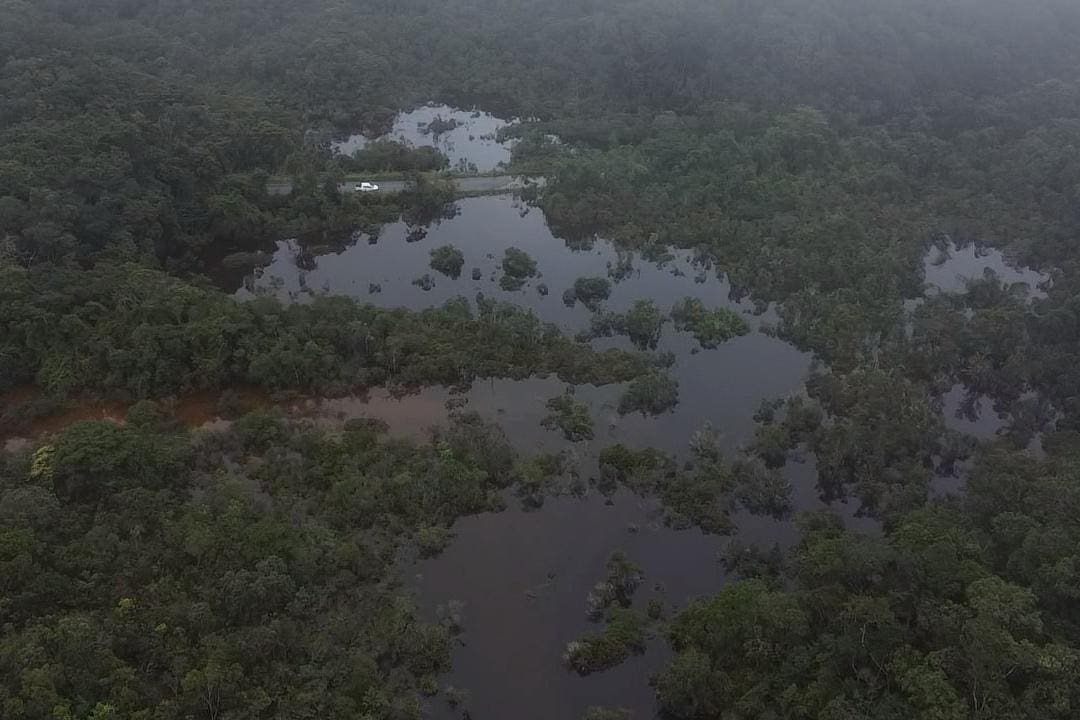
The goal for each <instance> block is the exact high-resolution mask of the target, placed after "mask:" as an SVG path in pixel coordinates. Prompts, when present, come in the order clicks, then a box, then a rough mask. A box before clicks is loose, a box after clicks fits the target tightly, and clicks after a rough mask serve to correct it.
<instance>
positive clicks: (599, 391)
mask: <svg viewBox="0 0 1080 720" xmlns="http://www.w3.org/2000/svg"><path fill="white" fill-rule="evenodd" d="M458 207H459V213H458V215H457V216H456V217H454V218H452V219H449V220H443V221H442V222H440V223H439V224H437V225H434V226H432V227H430V228H428V230H427V234H426V236H424V237H422V238H421V239H419V240H417V241H414V242H410V241H409V240H410V228H409V227H408V226H406V225H405V224H404V223H396V224H392V225H387V226H384V227H383V228H382V230H381V231H380V233H379V235H378V237H377V238H373V237H371V236H368V235H363V234H358V235H356V236H354V237H352V238H350V239H349V243H348V244H347V245H346V246H344V247H343V248H341V249H340V250H339V251H337V252H331V253H329V254H326V255H321V256H316V257H310V256H307V255H306V253H305V251H304V249H303V248H302V247H301V246H300V245H298V244H297V243H296V242H294V241H283V242H281V243H279V244H278V249H277V252H276V253H275V254H274V259H273V261H272V263H271V264H270V265H269V266H268V267H266V268H264V269H262V270H261V271H260V272H259V273H258V274H257V275H256V276H253V277H252V278H250V279H249V281H248V282H247V283H246V287H245V288H244V289H242V290H240V291H239V295H240V296H241V297H249V296H250V295H251V294H252V293H253V292H264V293H273V294H276V295H278V296H279V297H281V298H283V299H294V300H298V301H303V300H304V299H306V298H308V297H310V296H313V295H315V294H318V293H333V294H343V295H350V296H353V297H356V298H358V299H360V300H363V301H365V302H371V303H375V304H377V305H381V306H386V307H409V308H413V309H421V308H425V307H431V306H435V305H441V304H443V303H444V302H446V301H447V300H450V299H452V298H455V297H460V296H464V297H466V298H470V299H472V298H474V297H475V296H476V295H477V293H483V294H484V295H485V296H486V297H489V298H494V299H498V300H504V301H507V302H511V303H514V304H516V305H520V306H523V307H528V308H530V309H531V310H533V312H535V313H536V315H537V316H538V317H540V318H541V319H542V320H544V321H546V322H551V323H555V324H556V325H558V326H559V327H560V328H562V329H563V330H564V331H566V332H570V333H577V332H580V331H583V330H587V329H588V328H589V326H590V320H591V318H592V316H593V313H592V312H591V311H590V310H589V309H588V308H586V307H584V306H583V305H582V304H581V303H576V304H575V305H574V306H573V307H567V305H566V304H565V303H564V301H563V297H562V295H563V291H564V290H566V289H568V288H570V287H572V286H573V284H574V281H575V280H576V279H577V278H579V277H582V276H599V277H607V276H608V271H609V268H617V267H619V266H620V263H624V265H623V267H624V268H625V267H626V266H625V263H626V262H629V263H630V266H631V267H632V269H628V270H626V271H625V277H624V278H623V279H622V280H619V281H617V282H614V284H613V287H612V291H611V296H610V298H609V299H608V300H607V301H606V302H605V303H604V308H605V309H606V310H610V311H617V312H621V311H624V310H626V309H628V308H630V307H631V306H632V305H633V303H634V302H635V301H636V300H641V299H652V300H653V301H655V302H656V304H657V305H658V306H659V307H660V309H661V310H662V311H663V312H667V311H669V310H670V309H671V307H672V305H673V304H674V303H675V302H676V301H678V300H680V299H682V298H683V297H686V296H692V297H696V298H699V299H701V300H702V301H703V302H704V303H705V304H706V305H708V306H711V307H729V308H731V309H733V310H735V311H736V312H739V313H741V314H742V315H743V316H744V317H745V318H746V320H747V321H748V323H749V324H750V325H751V327H753V328H755V330H754V331H752V332H751V333H750V334H748V335H745V336H743V337H739V338H735V339H732V340H730V341H728V342H726V343H724V344H722V345H720V347H718V348H715V349H712V350H702V349H700V348H699V346H698V343H697V341H696V340H695V339H694V338H693V337H692V336H691V335H690V334H689V333H685V332H676V331H675V330H674V328H673V327H672V325H671V324H670V323H668V324H666V325H665V326H664V329H663V332H662V335H661V338H660V342H659V344H658V346H657V348H656V350H657V351H659V352H671V353H673V354H674V356H675V357H676V359H677V361H676V365H675V367H674V368H672V371H671V373H672V375H673V376H674V377H675V378H676V379H677V380H678V381H679V384H680V387H681V392H680V403H679V405H678V406H677V407H676V408H675V411H674V412H673V413H670V414H666V415H662V416H659V417H656V418H642V417H641V416H622V417H620V416H619V415H618V413H617V412H616V411H615V408H616V406H617V405H618V400H619V396H620V394H621V393H622V390H623V389H624V388H622V387H618V386H616V387H605V388H591V387H581V388H577V389H576V394H577V397H578V399H579V400H583V401H585V402H587V403H588V404H589V406H590V410H591V412H592V417H593V420H594V424H595V430H596V436H597V438H596V440H595V441H594V445H596V446H598V447H604V446H606V445H609V444H611V443H612V442H617V441H621V442H626V443H631V444H637V445H650V446H653V447H659V448H660V449H663V450H669V451H682V450H683V449H685V447H686V444H687V442H688V441H689V439H690V436H691V434H693V433H694V432H695V431H697V430H699V429H701V427H702V425H703V424H704V423H705V422H706V421H708V422H711V423H712V425H713V426H714V428H715V429H716V430H717V431H718V432H719V433H720V434H721V438H722V443H723V445H724V447H725V448H727V449H734V448H735V447H736V446H737V445H738V444H739V443H741V442H745V441H746V440H747V439H749V437H750V434H751V433H752V431H753V423H752V422H751V420H750V418H751V416H752V415H753V414H754V411H755V410H756V409H757V408H758V406H759V405H760V403H761V401H762V400H764V399H767V398H773V397H784V396H788V395H791V394H793V393H796V392H799V390H800V389H801V387H802V384H803V381H804V380H805V377H806V375H807V372H808V369H809V364H810V358H809V356H808V355H806V354H805V353H802V352H800V351H798V350H796V349H795V348H794V347H792V346H791V345H789V344H787V343H785V342H783V341H781V340H778V339H776V338H774V337H771V336H769V335H766V334H763V333H761V332H758V331H757V328H759V327H760V325H761V324H762V318H759V317H757V316H756V315H754V312H753V306H752V305H751V303H750V302H748V301H743V302H737V301H735V300H732V299H731V287H730V285H729V284H728V283H727V281H726V280H725V279H723V278H722V277H718V276H717V273H716V272H715V271H709V270H707V269H705V268H703V267H701V266H699V265H697V264H695V263H694V259H693V256H692V255H691V254H690V253H689V252H686V251H674V252H673V253H672V256H671V258H670V259H669V260H667V261H666V262H662V263H657V262H652V261H649V260H645V259H643V258H641V257H640V256H629V255H625V254H622V255H621V254H620V253H619V252H618V251H617V249H616V248H615V247H614V245H612V244H611V243H610V242H608V241H605V240H597V241H596V242H595V243H594V244H593V246H592V247H591V248H589V249H574V248H571V247H568V246H567V245H566V244H565V243H563V242H562V241H560V240H558V239H557V238H555V237H554V236H553V235H552V234H551V231H550V230H549V229H548V227H547V225H546V223H545V221H544V218H543V215H542V214H541V213H539V212H538V211H535V210H529V209H528V208H526V207H524V206H522V205H521V204H520V203H519V202H517V201H515V200H514V199H513V198H509V197H483V198H471V199H466V200H462V201H460V202H459V203H458ZM373 240H374V243H373V242H372V241H373ZM447 244H452V245H454V246H456V247H457V248H458V249H460V250H461V251H462V252H463V253H464V256H465V266H464V268H463V271H462V273H461V276H460V277H459V278H457V279H453V278H450V277H446V276H444V275H441V274H439V273H437V272H435V271H434V270H432V269H430V268H429V267H428V263H429V261H430V253H431V250H432V249H433V248H436V247H439V246H442V245H447ZM510 246H514V247H518V248H520V249H522V250H524V251H525V252H527V253H529V255H530V256H532V257H533V259H534V260H536V263H537V267H538V270H539V272H540V273H541V277H538V278H535V279H533V280H531V281H530V282H528V283H527V284H526V285H525V287H523V288H522V289H521V290H517V291H507V290H503V289H501V288H500V286H499V277H500V276H501V270H500V269H499V265H500V262H501V259H502V257H503V252H504V251H505V249H506V248H507V247H510ZM473 268H478V269H479V270H480V279H479V280H474V279H473V274H472V269H473ZM425 273H427V274H430V275H431V276H432V278H434V287H432V288H431V289H430V290H424V289H422V288H421V287H419V286H417V285H415V284H414V283H413V280H415V279H416V278H418V277H420V276H422V275H424V274H425ZM373 285H376V286H378V288H379V291H378V292H374V293H372V292H371V289H372V286H373ZM541 285H544V286H546V287H547V290H548V294H547V295H543V294H541V293H540V291H539V288H540V286H541ZM594 344H595V346H597V347H622V348H627V349H631V348H632V345H631V344H630V343H629V341H628V340H627V339H626V338H618V337H616V338H602V339H599V340H596V341H594ZM564 389H565V386H564V385H562V384H561V383H559V382H558V381H557V380H556V379H554V378H551V379H546V380H541V379H532V380H527V381H522V382H508V381H507V382H502V381H493V382H487V383H485V382H480V383H477V385H476V386H475V387H474V388H473V389H472V390H471V391H470V392H469V393H468V394H467V397H468V398H469V400H470V406H471V407H473V408H478V409H481V410H485V409H486V410H488V411H491V412H492V413H493V415H495V416H497V417H498V419H499V422H500V423H501V424H502V425H504V427H507V429H508V434H510V436H511V437H513V438H516V439H519V444H522V443H520V439H522V438H524V439H527V442H525V443H524V447H526V448H531V447H535V446H538V445H540V446H542V445H544V438H545V437H546V436H547V435H552V434H551V433H548V432H547V431H545V430H543V429H541V428H540V427H539V422H540V420H541V419H542V418H543V416H544V415H545V414H546V411H545V410H544V403H545V402H546V400H547V399H548V398H551V397H554V396H556V395H558V394H560V393H561V392H562V391H563V390H564ZM425 392H428V393H431V392H436V391H431V390H428V391H425Z"/></svg>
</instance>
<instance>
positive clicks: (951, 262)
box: [924, 243, 1049, 297]
mask: <svg viewBox="0 0 1080 720" xmlns="http://www.w3.org/2000/svg"><path fill="white" fill-rule="evenodd" d="M924 267H925V270H926V283H927V285H929V286H930V288H931V289H932V290H938V291H943V292H956V291H959V290H963V289H964V283H965V282H966V281H967V280H976V279H978V278H981V277H983V275H984V273H986V272H987V271H992V272H993V273H994V274H995V275H997V276H998V278H999V279H1001V280H1002V281H1004V282H1006V283H1010V284H1012V283H1023V284H1024V285H1027V287H1028V291H1029V293H1030V296H1031V297H1043V296H1044V295H1045V293H1043V291H1042V290H1041V289H1040V285H1041V284H1042V283H1044V282H1047V281H1048V280H1049V276H1048V275H1044V274H1042V273H1040V272H1038V271H1036V270H1032V269H1031V268H1024V267H1016V266H1015V265H1012V264H1010V263H1009V261H1008V260H1007V259H1006V258H1005V256H1004V255H1003V254H1002V253H1001V252H999V251H998V250H995V249H993V248H991V247H986V246H983V245H976V244H974V243H972V244H969V245H966V246H964V247H957V246H956V245H955V244H953V243H950V244H949V245H948V246H947V247H946V248H945V249H944V250H938V249H936V248H935V249H932V250H930V252H928V253H927V255H926V259H925V262H924Z"/></svg>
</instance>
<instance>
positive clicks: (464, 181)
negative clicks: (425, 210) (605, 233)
mask: <svg viewBox="0 0 1080 720" xmlns="http://www.w3.org/2000/svg"><path fill="white" fill-rule="evenodd" d="M374 182H375V183H376V184H377V185H378V186H379V189H378V192H380V193H399V192H403V191H405V190H407V189H408V188H409V181H408V180H376V181H374ZM450 182H452V183H453V184H454V187H455V188H456V189H457V191H458V192H459V193H461V194H463V195H467V194H470V193H500V192H507V193H508V192H513V191H514V190H520V189H521V188H523V187H525V186H526V185H528V184H533V185H537V184H543V178H524V177H520V176H516V175H478V176H475V177H457V178H450ZM358 184H359V183H358V182H345V183H341V184H340V185H338V190H339V191H341V192H343V193H349V192H358V191H357V190H356V186H357V185H358ZM292 190H293V183H292V182H290V181H287V180H286V181H282V182H271V183H268V184H267V186H266V191H267V192H268V193H270V194H271V195H288V194H289V193H291V192H292Z"/></svg>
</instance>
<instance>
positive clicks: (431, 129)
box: [331, 105, 512, 172]
mask: <svg viewBox="0 0 1080 720" xmlns="http://www.w3.org/2000/svg"><path fill="white" fill-rule="evenodd" d="M509 124H510V123H509V122H507V121H506V120H502V119H500V118H497V117H495V116H494V115H491V114H490V113H485V112H480V111H470V110H460V109H458V108H452V107H450V106H449V105H425V106H423V107H419V108H417V109H415V110H411V111H409V112H403V113H400V114H399V115H398V116H397V117H396V118H395V119H394V126H393V129H392V130H391V131H390V132H389V133H387V134H386V135H384V136H382V137H380V138H370V137H367V136H365V135H352V136H350V137H348V138H346V139H345V140H341V141H339V142H335V143H332V145H331V147H332V149H333V150H334V151H335V152H338V153H342V154H344V155H351V154H352V153H354V152H355V151H357V150H359V149H361V148H363V147H365V146H366V145H367V144H368V143H370V142H372V141H374V140H397V141H400V142H403V143H405V144H406V145H411V146H413V147H422V146H431V147H434V148H436V149H438V150H440V151H441V152H442V153H443V154H444V155H446V156H447V157H448V158H449V159H450V167H451V168H452V169H455V170H472V171H477V172H490V171H492V170H496V169H498V168H499V167H500V166H503V165H506V164H509V162H510V148H511V146H512V143H510V142H505V143H501V142H499V141H498V140H497V139H496V134H497V133H498V131H499V130H500V129H501V128H504V127H506V126H507V125H509Z"/></svg>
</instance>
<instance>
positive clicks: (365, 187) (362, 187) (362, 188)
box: [353, 182, 379, 192]
mask: <svg viewBox="0 0 1080 720" xmlns="http://www.w3.org/2000/svg"><path fill="white" fill-rule="evenodd" d="M378 189H379V186H378V185H376V184H375V183H369V182H362V183H360V184H359V185H357V186H356V187H354V188H353V190H355V191H356V192H376V191H377V190H378Z"/></svg>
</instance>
